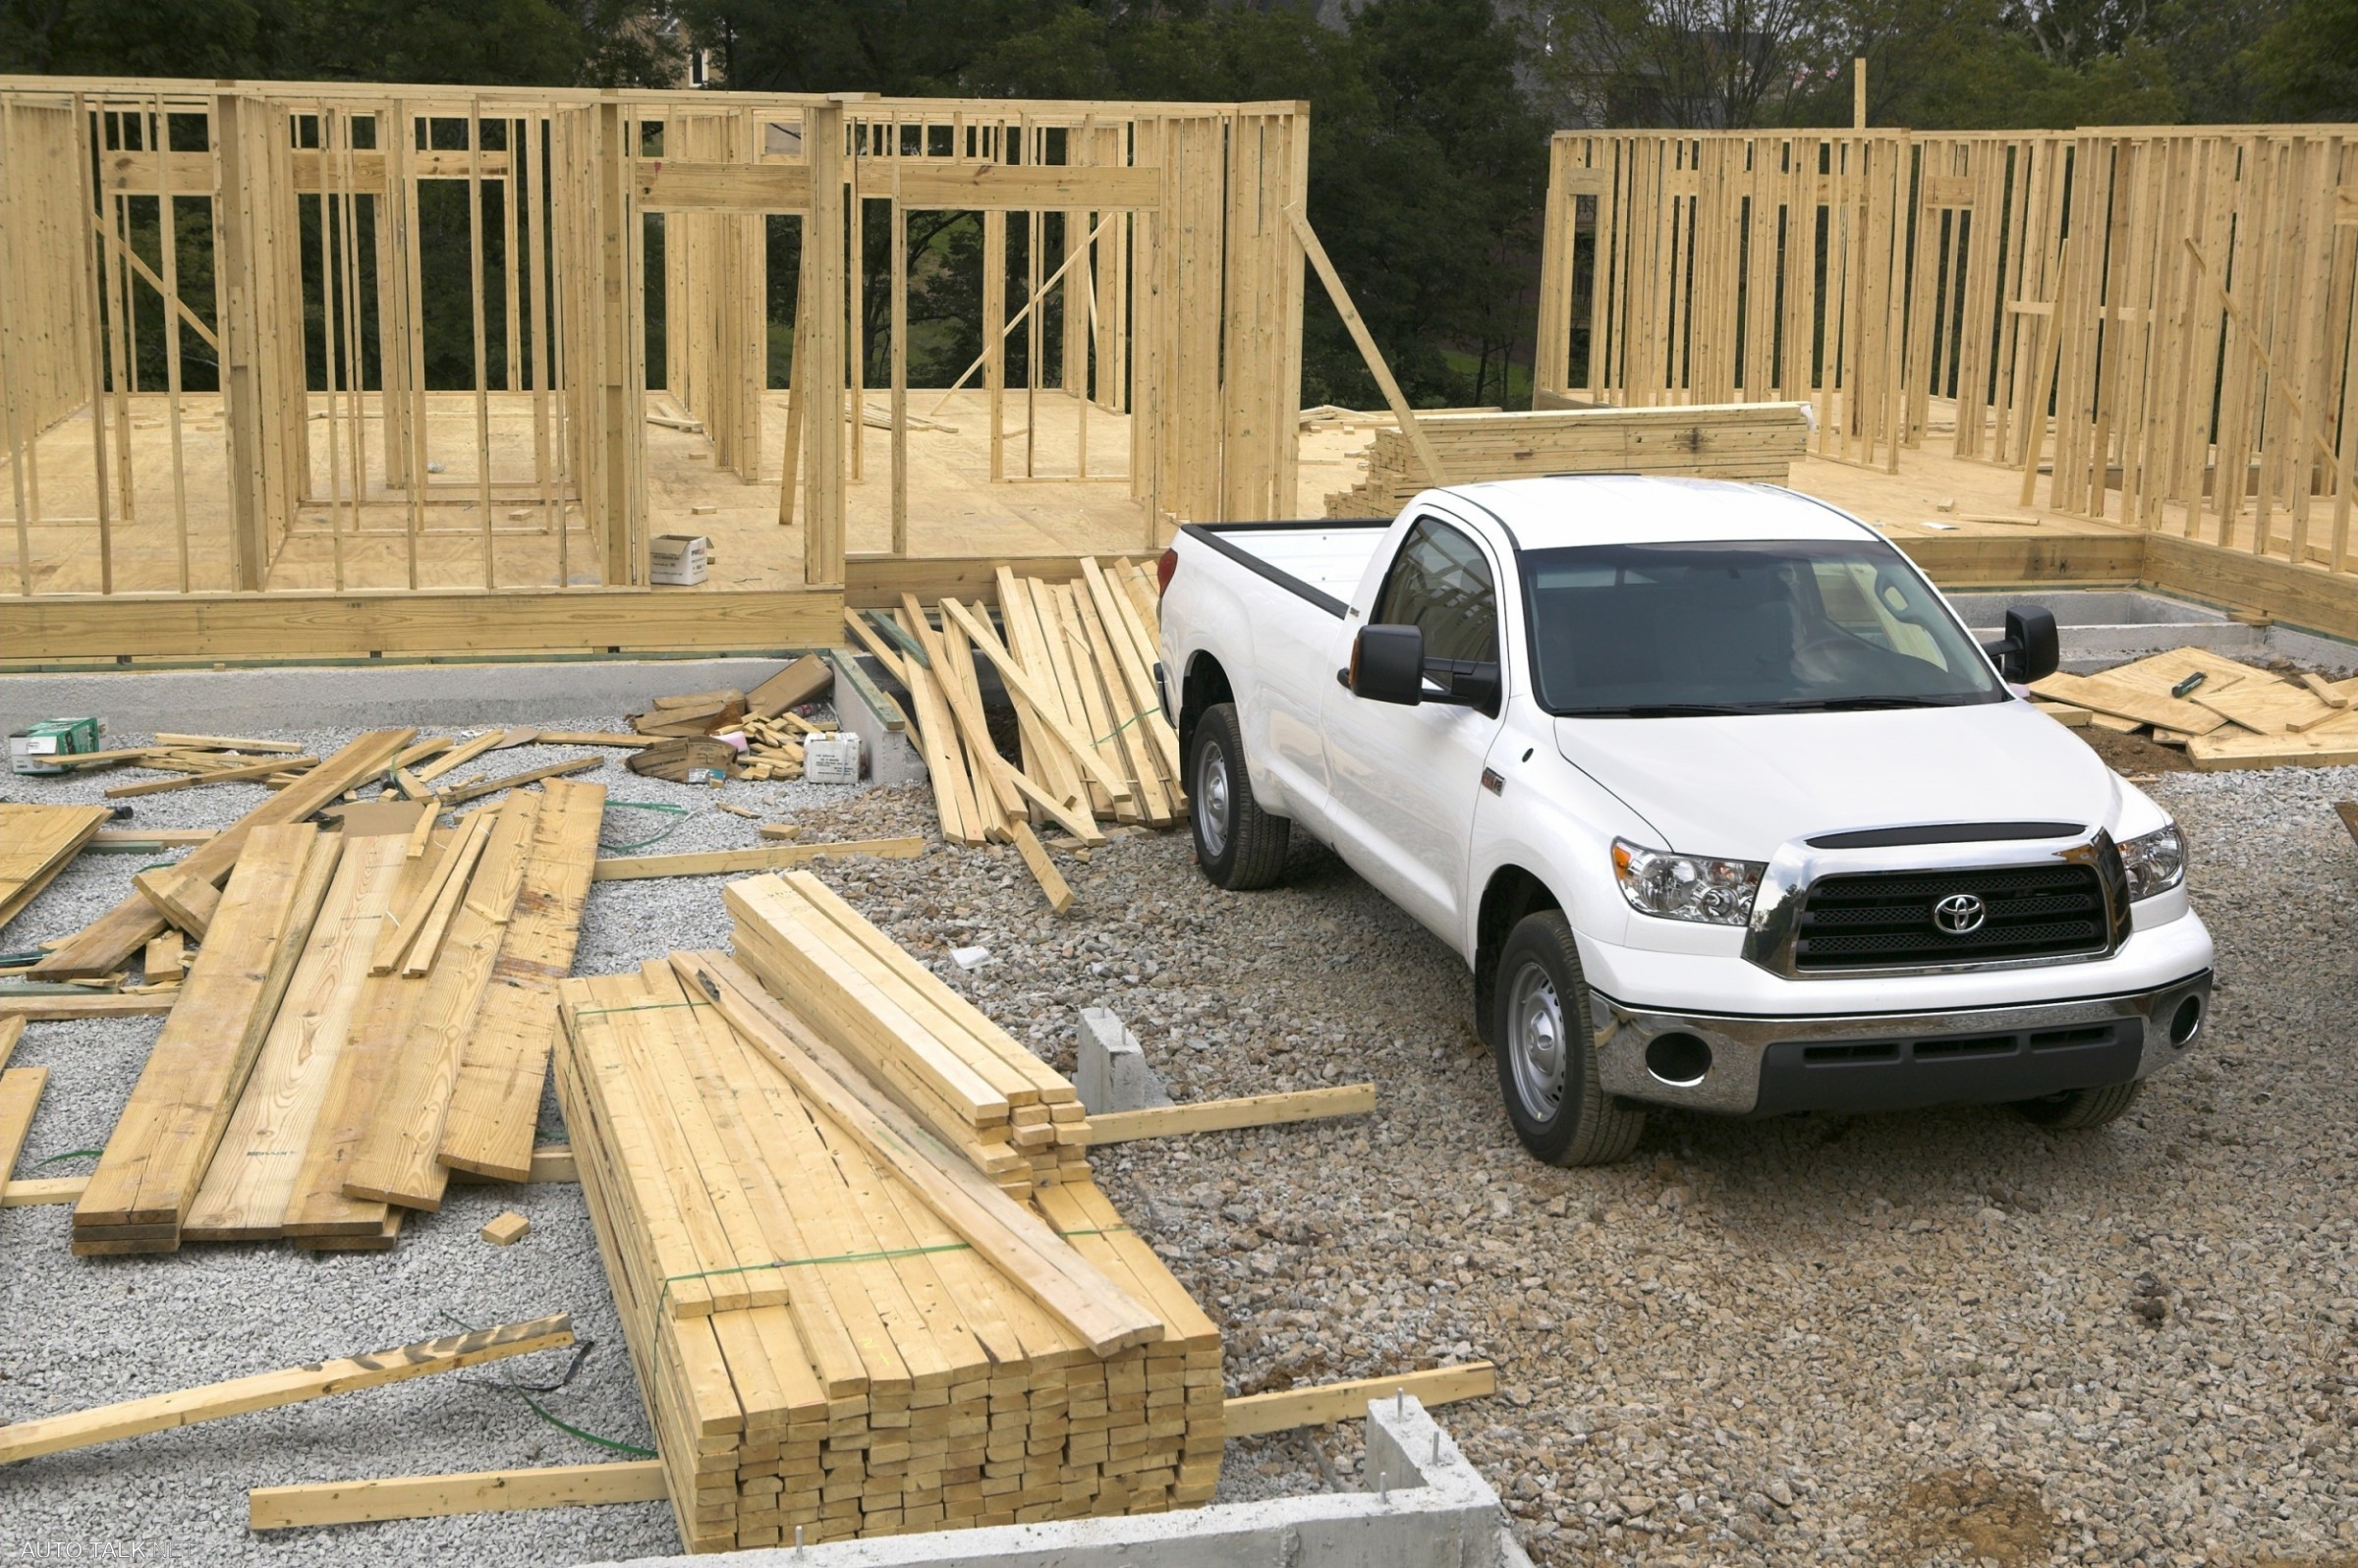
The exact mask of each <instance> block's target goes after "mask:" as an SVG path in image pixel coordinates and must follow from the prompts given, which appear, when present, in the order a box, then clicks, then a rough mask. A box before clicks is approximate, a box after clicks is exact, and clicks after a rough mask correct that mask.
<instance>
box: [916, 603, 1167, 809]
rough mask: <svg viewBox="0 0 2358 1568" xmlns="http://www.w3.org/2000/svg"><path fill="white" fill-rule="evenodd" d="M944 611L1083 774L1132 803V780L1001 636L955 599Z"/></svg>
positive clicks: (1009, 690)
mask: <svg viewBox="0 0 2358 1568" xmlns="http://www.w3.org/2000/svg"><path fill="white" fill-rule="evenodd" d="M941 608H942V611H943V613H944V614H946V615H948V616H950V617H951V618H952V619H953V620H955V621H956V622H957V623H958V625H959V626H960V627H961V628H963V629H964V630H965V632H966V635H967V636H968V637H970V638H972V639H974V644H975V646H976V647H978V648H981V649H982V650H983V657H984V658H986V659H988V660H990V662H991V664H992V666H993V667H995V668H996V669H997V670H998V672H999V680H1000V682H1001V683H1002V684H1003V685H1005V686H1006V688H1007V693H1008V695H1009V696H1010V697H1013V698H1014V699H1015V700H1017V701H1019V702H1022V703H1024V704H1026V705H1027V706H1029V707H1030V708H1031V709H1032V713H1033V716H1034V717H1035V718H1037V719H1038V720H1039V723H1040V724H1041V725H1042V726H1043V727H1044V728H1046V730H1047V731H1048V733H1049V734H1051V735H1053V736H1055V737H1056V739H1058V740H1059V741H1062V742H1063V743H1064V746H1065V749H1066V750H1067V751H1069V752H1071V753H1072V754H1073V759H1074V760H1075V761H1076V762H1077V763H1079V764H1080V768H1081V771H1082V772H1084V773H1087V774H1088V775H1089V776H1090V777H1091V778H1092V779H1094V780H1095V781H1096V782H1097V783H1098V784H1099V785H1101V786H1102V787H1103V788H1104V791H1105V793H1106V794H1108V795H1110V796H1112V797H1113V798H1114V799H1115V800H1117V801H1126V800H1128V799H1129V798H1130V784H1129V781H1128V780H1126V779H1124V778H1123V777H1122V776H1121V774H1120V773H1119V772H1117V771H1115V770H1114V769H1113V768H1110V767H1107V766H1106V765H1105V762H1104V760H1103V759H1102V758H1101V757H1099V756H1097V749H1096V748H1095V746H1093V745H1091V744H1090V742H1089V739H1088V737H1086V736H1084V735H1082V734H1081V732H1080V731H1078V730H1076V729H1074V728H1073V727H1072V725H1070V724H1068V723H1066V722H1065V720H1064V718H1063V716H1062V715H1061V714H1060V713H1058V712H1057V710H1056V707H1055V705H1054V704H1051V703H1050V702H1049V701H1048V700H1047V698H1046V696H1045V695H1044V694H1042V693H1041V692H1040V691H1039V688H1038V687H1036V686H1035V685H1034V684H1033V683H1032V678H1031V677H1030V676H1029V675H1028V674H1026V673H1025V671H1024V667H1023V666H1022V665H1021V664H1018V663H1017V662H1016V661H1015V657H1014V655H1013V654H1011V653H1009V652H1008V651H1007V649H1006V647H1005V646H1004V645H1002V644H1000V642H999V639H998V634H996V633H995V632H993V631H991V630H990V628H989V627H987V626H984V625H983V623H982V622H980V621H978V620H976V619H975V617H974V616H973V615H972V614H970V613H969V612H968V610H967V608H966V606H965V605H963V604H960V603H959V602H958V601H957V600H955V599H944V600H942V601H941Z"/></svg>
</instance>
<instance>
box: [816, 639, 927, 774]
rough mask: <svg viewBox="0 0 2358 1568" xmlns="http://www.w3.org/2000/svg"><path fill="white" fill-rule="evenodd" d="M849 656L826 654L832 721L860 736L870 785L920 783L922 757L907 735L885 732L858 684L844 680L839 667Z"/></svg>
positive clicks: (924, 770) (906, 732) (922, 769)
mask: <svg viewBox="0 0 2358 1568" xmlns="http://www.w3.org/2000/svg"><path fill="white" fill-rule="evenodd" d="M851 657H852V655H850V654H848V653H844V652H834V653H829V654H828V655H827V662H828V663H830V664H832V665H834V666H835V697H834V702H835V719H836V722H837V723H839V724H841V725H842V726H843V727H844V728H845V729H847V730H850V731H852V732H853V733H854V734H856V735H858V736H859V737H860V750H861V753H862V755H863V756H866V757H867V759H868V777H869V779H870V781H871V782H873V783H876V784H883V785H888V786H889V785H896V784H923V783H924V782H925V781H926V762H925V758H924V757H922V756H918V754H917V748H916V747H915V746H913V745H911V744H910V742H909V732H908V731H907V730H905V729H899V730H895V729H887V728H886V727H885V725H884V719H883V716H882V715H881V714H879V713H877V711H876V710H875V709H874V708H872V707H870V706H869V704H868V698H867V694H866V693H865V692H863V691H862V690H861V685H860V683H859V682H857V681H851V680H847V679H845V678H844V674H843V667H844V665H845V663H846V662H847V661H848V660H850V659H851Z"/></svg>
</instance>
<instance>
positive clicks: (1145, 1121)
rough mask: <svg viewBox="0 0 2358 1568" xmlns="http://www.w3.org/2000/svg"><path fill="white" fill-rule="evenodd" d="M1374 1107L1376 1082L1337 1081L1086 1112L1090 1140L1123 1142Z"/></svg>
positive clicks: (1281, 1122)
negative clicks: (1143, 1107)
mask: <svg viewBox="0 0 2358 1568" xmlns="http://www.w3.org/2000/svg"><path fill="white" fill-rule="evenodd" d="M1374 1109H1375V1085H1374V1084H1338V1085H1336V1086H1335V1087H1333V1088H1331V1089H1297V1090H1292V1091H1289V1092H1285V1093H1282V1094H1246V1095H1242V1096H1240V1097H1238V1098H1236V1099H1207V1100H1198V1101H1196V1102H1195V1103H1194V1104H1192V1105H1156V1106H1152V1107H1150V1108H1149V1109H1146V1110H1130V1111H1094V1112H1092V1113H1091V1115H1090V1118H1089V1141H1090V1143H1091V1144H1092V1145H1095V1144H1126V1143H1129V1142H1130V1141H1132V1140H1133V1139H1139V1138H1173V1137H1176V1136H1178V1135H1179V1134H1182V1133H1211V1132H1220V1131H1223V1130H1225V1129H1228V1128H1233V1127H1280V1126H1283V1125H1284V1124H1286V1123H1288V1122H1308V1121H1317V1120H1319V1119H1320V1118H1323V1117H1327V1116H1364V1115H1367V1114H1368V1113H1369V1112H1371V1111H1373V1110H1374Z"/></svg>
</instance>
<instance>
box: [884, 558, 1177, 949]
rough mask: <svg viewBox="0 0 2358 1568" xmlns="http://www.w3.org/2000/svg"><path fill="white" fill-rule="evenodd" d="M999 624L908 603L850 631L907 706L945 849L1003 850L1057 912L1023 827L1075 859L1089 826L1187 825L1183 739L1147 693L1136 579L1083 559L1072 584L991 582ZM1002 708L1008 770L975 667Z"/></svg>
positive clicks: (1148, 670) (1130, 568)
mask: <svg viewBox="0 0 2358 1568" xmlns="http://www.w3.org/2000/svg"><path fill="white" fill-rule="evenodd" d="M997 588H998V601H999V603H998V609H999V617H998V621H997V622H996V624H994V623H993V622H992V620H991V619H990V616H989V613H988V611H987V610H985V609H984V608H983V607H982V606H980V605H969V604H965V603H962V602H960V601H959V600H957V599H954V598H952V599H943V600H942V601H941V602H940V604H939V606H938V618H937V619H936V618H935V617H934V616H931V615H928V613H927V612H926V609H925V608H924V607H923V606H922V605H920V604H919V603H918V601H917V599H916V598H915V596H914V595H907V594H904V595H903V596H902V600H901V608H900V610H899V611H898V612H897V613H896V614H894V615H893V616H891V617H889V618H886V617H884V616H882V615H873V616H872V618H871V616H870V615H864V614H862V613H861V612H859V611H851V610H847V611H846V612H845V619H846V622H847V623H848V624H849V625H850V627H851V629H852V631H853V633H854V634H855V635H856V636H857V637H858V638H859V639H860V641H861V642H862V643H863V644H866V645H867V647H868V649H869V651H870V652H871V653H873V654H874V655H875V656H876V658H877V660H878V661H879V662H880V663H881V664H882V665H883V666H884V668H885V670H886V672H887V673H888V674H890V675H891V676H892V677H893V678H894V679H895V680H897V681H898V682H900V684H901V685H902V687H903V688H904V689H906V690H907V691H908V693H909V697H910V701H909V704H908V705H909V708H910V718H911V721H912V725H913V729H914V732H915V733H914V734H913V735H912V739H913V740H914V741H915V743H916V744H917V746H918V749H919V753H920V755H921V756H924V757H925V760H926V769H927V772H928V773H929V775H930V777H931V781H932V787H933V799H934V805H935V807H936V809H937V811H938V812H939V815H940V819H941V833H942V837H943V838H945V839H947V840H949V841H951V842H953V843H960V844H983V843H1010V842H1011V843H1014V844H1015V845H1016V846H1017V847H1018V848H1019V849H1021V850H1022V851H1023V852H1024V858H1025V860H1026V862H1027V863H1028V864H1030V865H1031V867H1032V868H1033V871H1034V873H1035V874H1036V875H1040V876H1041V881H1042V884H1043V886H1048V889H1049V896H1050V900H1051V902H1055V903H1056V904H1057V907H1058V908H1059V909H1062V908H1063V907H1064V903H1065V902H1068V901H1069V898H1070V894H1069V891H1068V892H1064V893H1063V894H1062V901H1060V900H1059V889H1060V888H1061V883H1060V882H1058V883H1056V884H1055V885H1049V884H1050V880H1051V877H1052V876H1053V872H1052V870H1050V871H1049V872H1048V873H1047V874H1042V868H1046V867H1047V866H1048V862H1047V859H1046V857H1045V856H1044V855H1042V854H1040V853H1039V840H1038V838H1037V837H1036V835H1035V834H1034V832H1033V826H1034V824H1035V823H1040V824H1045V823H1048V822H1053V823H1055V824H1057V825H1058V826H1060V827H1062V828H1063V829H1064V830H1065V831H1066V832H1067V833H1069V834H1071V835H1072V836H1073V838H1075V839H1076V840H1078V841H1079V842H1080V843H1082V844H1097V843H1102V842H1103V841H1104V834H1103V832H1102V831H1101V830H1100V829H1099V828H1098V827H1097V826H1096V823H1097V822H1098V821H1100V820H1105V821H1117V822H1129V823H1137V824H1140V825H1145V826H1151V827H1168V826H1170V825H1172V824H1173V823H1174V822H1176V821H1178V820H1179V819H1180V817H1181V816H1183V815H1184V814H1185V812H1186V809H1187V801H1186V796H1185V793H1184V792H1183V790H1182V788H1181V785H1180V779H1181V777H1182V774H1181V767H1180V759H1179V737H1178V735H1177V733H1176V732H1175V731H1173V730H1172V728H1171V726H1170V724H1169V723H1168V722H1166V721H1165V720H1164V718H1163V716H1162V711H1161V706H1160V703H1159V701H1158V700H1157V699H1156V696H1155V692H1154V677H1153V669H1154V661H1155V658H1156V653H1155V650H1154V649H1155V642H1156V639H1157V637H1158V635H1159V630H1158V626H1157V620H1156V613H1155V595H1154V590H1153V585H1152V581H1151V578H1149V577H1148V576H1147V575H1146V574H1145V573H1144V572H1143V571H1142V570H1141V569H1140V568H1139V567H1138V566H1136V565H1135V564H1133V563H1131V562H1128V561H1116V562H1114V563H1112V565H1111V566H1110V567H1108V566H1104V565H1100V564H1099V563H1098V562H1096V561H1095V560H1090V559H1084V560H1083V561H1082V562H1081V576H1080V577H1078V578H1076V579H1074V580H1073V581H1072V582H1070V583H1049V582H1046V581H1043V580H1041V579H1039V578H1019V577H1017V576H1016V575H1015V574H1014V573H1013V572H1011V571H1009V570H1008V569H1007V568H1005V567H1001V568H999V570H998V574H997ZM978 659H980V660H981V661H983V662H986V663H987V664H989V665H990V667H991V668H992V669H994V670H995V671H996V672H997V673H998V677H999V680H1000V682H1001V684H1002V685H1003V686H1004V687H1005V688H1006V690H1007V694H1008V697H1009V700H1011V701H1012V702H1013V704H1014V707H1015V715H1016V730H1017V741H1018V757H1017V759H1015V760H1010V759H1009V758H1008V757H1006V756H1003V755H1002V754H1001V752H1000V750H999V748H998V745H997V743H996V742H995V740H994V739H993V737H992V736H991V733H990V730H989V726H988V723H987V721H986V719H985V717H984V714H983V699H982V693H981V687H980V684H979V680H978V675H977V661H978Z"/></svg>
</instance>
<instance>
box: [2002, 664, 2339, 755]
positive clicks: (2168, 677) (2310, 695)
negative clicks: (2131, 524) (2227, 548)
mask: <svg viewBox="0 0 2358 1568" xmlns="http://www.w3.org/2000/svg"><path fill="white" fill-rule="evenodd" d="M2197 676H2200V677H2201V679H2200V680H2199V681H2196V680H2195V679H2194V678H2195V677H2197ZM2190 681H2193V682H2194V684H2193V685H2191V686H2189V685H2188V684H2187V683H2188V682H2190ZM2031 692H2032V694H2033V695H2034V696H2036V697H2038V698H2041V699H2043V700H2045V701H2046V702H2048V703H2049V704H2053V706H2054V708H2055V709H2056V711H2057V716H2058V717H2061V718H2063V719H2064V720H2065V722H2075V721H2076V722H2081V723H2085V724H2087V725H2090V726H2092V727H2094V728H2097V729H2105V730H2111V731H2114V732H2116V733H2119V734H2130V735H2135V734H2144V735H2150V736H2151V737H2152V738H2153V739H2155V740H2157V741H2159V742H2161V743H2162V744H2163V745H2165V746H2182V747H2184V748H2185V749H2186V756H2187V758H2188V760H2190V761H2192V762H2193V763H2194V765H2195V766H2196V767H2197V768H2198V769H2201V770H2203V771H2205V772H2213V771H2218V770H2221V769H2228V768H2249V767H2299V766H2310V767H2338V766H2344V765H2348V764H2350V763H2358V707H2353V705H2352V701H2351V700H2352V699H2353V698H2358V680H2347V681H2327V680H2323V679H2321V678H2319V677H2318V676H2315V675H2303V676H2299V677H2297V678H2288V677H2285V676H2282V675H2278V674H2276V673H2275V672H2274V671H2273V670H2264V669H2261V668H2259V667H2258V666H2256V665H2251V664H2245V663H2242V662H2240V661H2238V660H2235V659H2231V658H2228V657H2226V656H2225V655H2224V654H2220V653H2214V652H2211V651H2210V650H2209V649H2207V648H2199V647H2184V648H2173V649H2172V650H2170V651H2169V652H2167V653H2157V654H2155V655H2153V656H2152V657H2151V658H2142V659H2138V660H2136V661H2135V662H2133V663H2129V664H2123V665H2119V666H2117V667H2115V668H2112V669H2109V670H2105V671H2103V672H2101V673H2099V674H2096V675H2070V674H2066V673H2063V672H2061V671H2058V672H2056V673H2055V674H2053V675H2050V676H2049V677H2047V679H2045V680H2043V681H2039V682H2037V683H2036V684H2034V685H2033V686H2032V688H2031ZM2180 692H2182V693H2183V694H2184V695H2183V696H2179V695H2175V694H2177V693H2180ZM2078 715H2085V717H2084V718H2082V717H2078Z"/></svg>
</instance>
